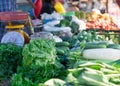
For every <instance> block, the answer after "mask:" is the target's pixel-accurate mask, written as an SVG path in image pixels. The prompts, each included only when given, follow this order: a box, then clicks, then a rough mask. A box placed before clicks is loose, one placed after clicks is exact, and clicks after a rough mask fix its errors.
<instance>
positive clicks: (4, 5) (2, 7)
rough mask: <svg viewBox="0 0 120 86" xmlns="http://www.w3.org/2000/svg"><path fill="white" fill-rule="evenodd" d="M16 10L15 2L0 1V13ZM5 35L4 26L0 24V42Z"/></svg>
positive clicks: (8, 0) (14, 0)
mask: <svg viewBox="0 0 120 86" xmlns="http://www.w3.org/2000/svg"><path fill="white" fill-rule="evenodd" d="M16 9H17V4H16V0H0V12H14V11H16ZM5 33H6V29H5V24H4V23H2V22H0V41H1V39H2V37H3V35H4V34H5Z"/></svg>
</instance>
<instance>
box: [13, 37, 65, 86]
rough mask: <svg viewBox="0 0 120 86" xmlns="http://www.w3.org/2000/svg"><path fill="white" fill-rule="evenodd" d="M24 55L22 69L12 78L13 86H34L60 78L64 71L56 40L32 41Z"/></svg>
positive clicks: (24, 50) (25, 49) (25, 48)
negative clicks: (58, 55)
mask: <svg viewBox="0 0 120 86" xmlns="http://www.w3.org/2000/svg"><path fill="white" fill-rule="evenodd" d="M22 54H23V61H22V67H21V68H19V69H18V70H19V71H18V74H15V75H14V76H13V77H12V86H34V85H33V84H38V83H41V82H45V81H46V80H48V79H50V78H55V77H59V76H61V75H60V74H62V72H61V70H63V71H64V66H63V65H62V64H61V63H60V62H59V60H58V58H57V56H56V48H55V42H54V40H48V39H35V40H32V41H31V42H30V43H29V44H28V45H25V46H24V48H23V52H22ZM18 84H19V85H18ZM27 84H29V85H27Z"/></svg>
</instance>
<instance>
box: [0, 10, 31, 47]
mask: <svg viewBox="0 0 120 86" xmlns="http://www.w3.org/2000/svg"><path fill="white" fill-rule="evenodd" d="M26 21H29V14H28V13H27V12H0V22H2V23H5V24H6V26H5V28H6V29H7V33H5V35H4V36H3V37H2V40H1V43H15V44H16V45H19V46H23V45H24V44H26V43H29V41H30V39H29V36H28V34H27V33H26V32H24V31H23V29H24V24H25V23H26Z"/></svg>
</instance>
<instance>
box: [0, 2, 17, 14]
mask: <svg viewBox="0 0 120 86" xmlns="http://www.w3.org/2000/svg"><path fill="white" fill-rule="evenodd" d="M15 10H16V0H0V12H7V11H15Z"/></svg>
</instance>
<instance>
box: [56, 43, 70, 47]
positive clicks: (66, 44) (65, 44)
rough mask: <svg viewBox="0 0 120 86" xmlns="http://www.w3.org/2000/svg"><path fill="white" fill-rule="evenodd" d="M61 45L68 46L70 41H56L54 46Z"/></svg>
mask: <svg viewBox="0 0 120 86" xmlns="http://www.w3.org/2000/svg"><path fill="white" fill-rule="evenodd" d="M61 46H66V47H69V46H70V43H69V42H57V43H56V47H61Z"/></svg>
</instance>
